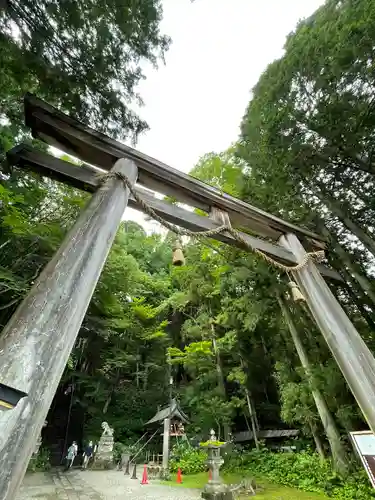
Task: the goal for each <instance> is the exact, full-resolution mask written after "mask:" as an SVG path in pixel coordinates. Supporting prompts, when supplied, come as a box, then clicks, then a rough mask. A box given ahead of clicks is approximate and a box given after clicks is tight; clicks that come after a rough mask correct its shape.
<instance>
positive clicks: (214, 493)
mask: <svg viewBox="0 0 375 500" xmlns="http://www.w3.org/2000/svg"><path fill="white" fill-rule="evenodd" d="M223 463H224V460H223V459H222V458H221V455H220V446H215V445H208V459H207V465H208V468H209V469H210V471H211V479H210V480H209V481H208V483H207V484H206V486H205V487H204V489H203V492H202V495H201V496H202V498H204V499H205V500H233V493H232V492H231V491H230V489H229V488H228V486H226V485H225V484H224V483H223V480H222V479H221V477H220V467H221V466H222V465H223Z"/></svg>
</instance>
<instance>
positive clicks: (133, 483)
mask: <svg viewBox="0 0 375 500" xmlns="http://www.w3.org/2000/svg"><path fill="white" fill-rule="evenodd" d="M200 498H201V497H200V492H199V491H198V490H187V489H183V488H176V487H173V486H165V485H160V484H156V483H152V482H151V483H150V484H147V485H141V484H140V480H139V479H138V480H135V479H130V477H129V476H124V474H123V472H119V471H90V470H88V471H84V472H82V471H78V470H77V471H69V472H68V473H63V472H60V471H55V472H52V473H51V474H43V473H39V474H32V475H29V476H26V478H25V481H24V483H23V485H22V487H21V491H20V494H19V496H18V497H17V500H121V499H123V500H125V499H126V500H198V499H200Z"/></svg>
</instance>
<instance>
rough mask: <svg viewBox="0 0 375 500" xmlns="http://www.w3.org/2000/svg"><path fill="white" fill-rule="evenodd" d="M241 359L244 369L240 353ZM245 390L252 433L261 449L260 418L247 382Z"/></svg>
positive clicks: (243, 366)
mask: <svg viewBox="0 0 375 500" xmlns="http://www.w3.org/2000/svg"><path fill="white" fill-rule="evenodd" d="M240 360H241V368H242V370H243V371H244V368H245V363H244V361H243V359H242V356H241V355H240ZM246 377H247V375H246ZM244 390H245V396H246V402H247V407H248V410H249V416H250V420H251V428H252V433H253V436H254V443H255V447H256V449H257V450H259V441H258V431H259V426H258V419H257V417H256V411H255V409H254V405H253V402H252V399H251V396H250V391H249V389H248V388H247V386H246V382H245V385H244Z"/></svg>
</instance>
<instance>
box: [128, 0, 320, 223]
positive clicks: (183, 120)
mask: <svg viewBox="0 0 375 500" xmlns="http://www.w3.org/2000/svg"><path fill="white" fill-rule="evenodd" d="M322 3H323V0H195V1H194V2H193V3H192V2H191V1H190V0H164V1H163V6H164V20H163V22H162V25H161V29H162V31H163V32H164V33H166V34H168V35H169V36H170V37H171V38H172V46H171V48H170V50H169V51H168V53H167V55H166V65H165V66H160V67H159V69H158V70H155V69H153V68H151V67H148V68H146V71H145V73H146V76H147V79H146V80H145V81H143V82H142V83H141V85H140V87H139V90H140V94H141V95H142V97H143V99H144V102H145V106H144V107H143V108H142V109H141V110H140V114H141V116H142V118H144V119H146V121H147V122H148V124H149V126H150V130H149V131H148V132H147V133H146V134H144V135H142V136H141V137H140V139H139V141H138V145H137V149H140V150H141V151H142V152H144V153H147V154H148V155H150V156H153V157H155V158H158V159H159V160H162V161H164V162H165V163H167V164H169V165H171V166H172V167H175V168H177V169H179V170H183V171H184V172H188V171H189V170H190V169H191V168H193V166H194V165H195V163H196V162H197V161H198V159H199V158H200V157H201V156H202V155H203V154H205V153H208V152H210V151H216V152H220V151H223V150H225V149H226V148H227V147H228V146H229V145H230V144H231V143H232V142H233V141H235V140H236V139H237V137H238V134H239V125H240V121H241V118H242V116H243V114H244V112H245V108H246V106H247V104H248V102H249V100H250V91H251V88H252V87H253V86H254V85H255V84H256V82H257V80H258V78H259V76H260V75H261V73H262V71H263V70H264V69H265V68H266V67H267V65H268V64H269V63H270V62H272V61H273V60H274V59H276V58H278V57H280V56H281V55H282V50H283V45H284V41H285V37H286V36H287V35H288V33H290V32H291V31H292V30H293V29H294V27H295V26H296V23H297V22H298V20H299V19H301V18H304V17H307V16H309V15H310V14H312V13H313V12H314V10H315V9H317V8H318V7H319V6H320V5H321V4H322ZM129 212H130V213H129ZM129 212H128V213H127V214H126V216H125V218H128V217H129V218H130V217H131V218H134V211H130V210H129ZM136 219H137V220H139V217H136Z"/></svg>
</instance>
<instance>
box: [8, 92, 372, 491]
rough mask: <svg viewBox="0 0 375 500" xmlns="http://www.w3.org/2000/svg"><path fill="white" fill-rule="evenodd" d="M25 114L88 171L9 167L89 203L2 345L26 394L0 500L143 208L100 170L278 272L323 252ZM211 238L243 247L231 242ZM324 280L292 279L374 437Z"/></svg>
mask: <svg viewBox="0 0 375 500" xmlns="http://www.w3.org/2000/svg"><path fill="white" fill-rule="evenodd" d="M25 114H26V124H27V125H28V126H29V127H30V128H31V130H32V133H33V135H34V137H37V138H39V139H42V140H43V141H45V142H46V143H47V144H49V145H51V146H55V147H57V148H59V149H60V150H62V151H65V152H67V153H69V154H71V155H73V156H75V157H77V158H79V159H80V160H82V161H83V162H86V163H87V165H84V166H80V167H79V166H75V165H72V164H71V163H68V162H64V161H62V160H60V159H57V158H55V157H53V156H50V155H48V154H45V153H41V152H39V151H36V150H34V149H32V148H30V147H29V146H25V145H20V146H17V147H16V148H14V149H12V150H11V151H10V152H9V153H8V160H9V162H10V163H12V164H13V165H15V166H18V167H20V168H27V169H30V170H33V171H36V172H39V173H41V174H42V175H44V176H48V177H51V178H54V179H56V180H58V181H62V182H65V183H67V184H70V185H72V186H75V187H77V188H80V189H84V190H86V191H89V192H92V193H94V194H93V196H92V198H91V201H90V203H89V204H88V206H87V207H86V208H85V209H84V210H83V211H82V213H81V215H80V217H79V218H78V220H77V222H76V223H75V225H74V227H73V228H72V229H71V231H70V232H69V234H68V235H67V236H66V238H65V240H64V242H63V244H62V245H61V247H60V249H59V250H58V251H57V253H56V254H55V255H54V257H53V258H52V260H51V261H50V263H49V264H48V265H47V266H46V268H45V269H44V270H43V272H42V273H41V275H40V276H39V278H38V279H37V281H36V282H35V284H34V286H33V287H32V289H31V291H30V293H29V294H28V295H27V297H26V298H25V299H24V301H23V302H22V304H21V305H20V306H19V307H18V309H17V311H16V312H15V314H14V315H13V317H12V318H11V320H10V322H9V323H8V325H7V326H6V327H5V329H4V332H3V334H2V336H1V338H0V383H3V384H4V385H6V386H12V387H14V388H15V389H17V390H19V391H22V392H24V393H26V394H27V396H26V397H24V398H23V399H21V400H20V401H19V403H18V404H17V406H16V407H15V408H14V409H12V410H9V411H4V412H0V500H14V498H15V497H16V493H17V490H18V488H19V485H20V483H21V481H22V479H23V476H24V473H25V471H26V468H27V464H28V461H29V459H30V456H31V454H32V452H33V449H34V446H35V442H36V440H37V437H38V435H39V433H40V431H41V428H42V425H43V422H44V420H45V418H46V415H47V413H48V410H49V407H50V404H51V402H52V399H53V396H54V394H55V392H56V389H57V386H58V383H59V381H60V378H61V375H62V373H63V370H64V368H65V365H66V363H67V360H68V357H69V354H70V352H71V350H72V348H73V345H74V342H75V340H76V337H77V335H78V332H79V329H80V326H81V323H82V321H83V318H84V315H85V313H86V310H87V307H88V305H89V302H90V299H91V296H92V294H93V291H94V289H95V286H96V283H97V281H98V279H99V276H100V273H101V270H102V268H103V265H104V263H105V260H106V257H107V255H108V252H109V250H110V248H111V245H112V242H113V239H114V237H115V234H116V231H117V229H118V226H119V224H120V222H121V218H122V215H123V212H124V210H125V208H126V206H127V205H128V204H129V205H130V206H134V207H135V208H140V207H139V206H138V205H137V203H136V202H135V200H134V199H132V198H131V197H129V189H128V188H127V187H125V185H124V183H123V182H122V181H121V179H119V178H115V177H112V178H109V179H107V180H106V181H105V183H104V185H100V186H99V182H98V178H97V172H98V170H97V169H100V170H101V171H109V170H111V171H112V172H116V171H117V172H120V173H122V174H124V175H126V176H127V178H128V179H129V180H130V182H131V184H132V185H133V187H134V186H135V184H136V183H137V186H136V192H137V194H139V195H140V196H141V197H142V198H143V199H144V200H145V201H146V202H147V204H148V205H149V206H151V207H152V208H153V209H154V210H155V211H156V213H157V214H159V215H162V216H163V217H164V218H165V219H166V220H168V221H170V222H173V223H175V224H178V225H180V226H182V227H185V228H188V229H191V230H194V231H201V230H207V229H212V228H215V227H217V226H219V225H221V223H220V221H218V220H217V214H218V213H219V216H220V217H221V216H223V217H226V218H227V219H228V218H229V220H230V222H231V224H232V225H233V227H236V228H238V229H240V228H242V230H243V233H242V238H244V239H245V240H246V242H247V243H248V244H249V245H250V246H251V247H252V248H257V249H259V250H261V251H262V252H264V253H265V254H267V255H268V256H272V258H273V259H275V260H276V261H278V262H281V263H284V264H288V265H295V264H297V263H299V262H301V260H303V259H304V257H305V255H306V250H308V251H311V250H318V249H322V248H324V247H325V241H324V238H322V237H321V236H320V235H318V234H315V233H313V232H311V231H308V230H305V229H302V228H299V227H297V226H295V225H294V224H291V223H289V222H286V221H283V220H281V219H279V218H278V217H275V216H273V215H270V214H268V213H266V212H264V211H263V210H260V209H258V208H256V207H253V206H251V205H249V204H247V203H244V202H243V201H240V200H238V199H236V198H233V197H231V196H229V195H227V194H221V193H219V192H218V191H217V190H215V189H213V188H212V187H210V186H208V185H206V184H204V183H202V182H200V181H198V180H196V179H193V178H192V177H190V176H188V175H186V174H183V173H182V172H179V171H178V170H175V169H172V168H170V167H168V166H167V165H165V164H163V163H161V162H159V161H157V160H154V159H152V158H150V157H148V156H146V155H144V154H142V153H140V152H139V151H136V150H135V149H132V148H129V147H127V146H125V145H124V144H122V143H120V142H117V141H115V140H113V139H110V138H109V137H107V136H106V135H104V134H101V133H98V132H96V131H94V130H92V129H90V128H89V127H87V126H85V125H83V124H82V123H79V122H78V121H76V120H74V119H72V118H70V117H68V116H67V115H65V114H63V113H61V112H59V111H58V110H56V109H55V108H53V107H51V106H49V105H48V104H47V103H45V102H44V101H42V100H40V99H38V98H36V97H35V96H32V95H27V96H26V97H25ZM93 167H96V170H95V168H93ZM100 170H99V171H100ZM142 186H144V187H142ZM145 188H147V189H148V190H153V191H156V192H159V193H162V194H165V195H170V196H173V197H174V198H176V199H177V200H178V201H179V202H181V203H184V204H187V205H189V206H191V207H196V208H200V209H201V210H204V211H205V212H207V214H208V215H209V217H202V216H199V215H197V214H195V213H193V212H190V211H188V210H185V209H183V208H180V207H176V206H174V205H170V204H168V203H166V202H164V201H162V200H159V199H157V198H156V197H154V196H153V194H152V193H151V192H150V191H147V190H146V189H145ZM246 231H251V232H252V235H249V234H247V232H246ZM257 236H260V237H262V238H264V239H259V238H258V237H257ZM215 237H216V238H217V239H218V240H220V241H223V242H225V243H228V244H232V245H235V246H239V247H242V246H243V245H241V243H239V242H238V241H237V240H236V239H234V238H233V237H232V236H231V235H230V234H228V233H222V234H219V235H216V236H215ZM305 249H306V250H305ZM322 274H323V275H325V276H326V277H327V278H329V279H336V280H341V281H342V278H341V276H340V275H339V274H338V273H337V272H336V271H334V270H332V269H329V268H327V267H325V266H316V265H315V264H314V263H313V262H312V261H309V263H308V265H306V266H305V267H304V268H302V269H299V270H298V271H293V276H294V278H295V280H296V281H297V283H298V284H299V286H300V288H301V290H302V292H303V293H304V295H305V297H306V300H307V304H308V306H309V308H310V310H311V312H312V314H313V316H314V318H315V320H316V322H317V324H318V325H319V327H320V329H321V331H322V334H323V336H324V338H325V340H326V342H327V344H328V346H329V347H330V349H331V351H332V354H333V356H334V357H335V359H336V361H337V363H338V365H339V366H340V368H341V371H342V373H343V374H344V376H345V379H346V380H347V383H348V385H349V386H350V388H351V390H352V392H353V394H354V396H355V398H356V399H357V402H358V404H359V406H360V408H361V409H362V412H363V413H364V415H365V418H366V420H367V422H368V423H369V426H370V428H371V429H372V430H373V431H375V360H374V357H373V356H372V354H371V352H370V351H369V349H368V348H367V346H366V344H365V343H364V342H363V340H362V338H361V337H360V335H359V333H358V332H357V331H356V329H355V327H354V326H353V324H352V323H351V322H350V320H349V318H348V317H347V316H346V314H345V312H344V311H343V309H342V308H341V306H340V305H339V303H338V302H337V300H336V299H335V297H334V296H333V294H332V293H331V291H330V289H329V288H328V286H327V284H326V283H325V281H324V279H323V277H322Z"/></svg>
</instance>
